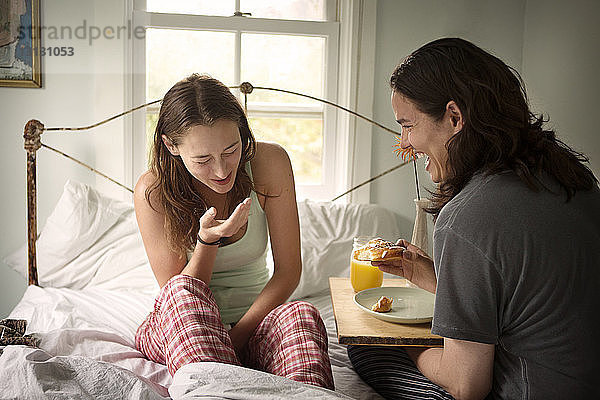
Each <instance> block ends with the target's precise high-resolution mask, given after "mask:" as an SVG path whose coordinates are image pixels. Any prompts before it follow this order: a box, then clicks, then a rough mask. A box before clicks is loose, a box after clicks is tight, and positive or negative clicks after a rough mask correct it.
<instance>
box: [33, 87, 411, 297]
mask: <svg viewBox="0 0 600 400" xmlns="http://www.w3.org/2000/svg"><path fill="white" fill-rule="evenodd" d="M229 88H230V89H240V91H241V92H242V93H243V94H244V109H245V110H246V112H247V110H248V95H249V94H251V93H252V92H253V91H254V90H270V91H275V92H282V93H288V94H293V95H296V96H301V97H306V98H309V99H312V100H316V101H319V102H321V103H325V104H328V105H330V106H333V107H336V108H338V109H340V110H343V111H345V112H348V113H350V114H352V115H354V116H356V117H358V118H361V119H363V120H365V121H367V122H369V123H371V124H373V125H375V126H377V127H379V128H381V129H383V130H385V131H387V132H389V133H392V134H394V135H400V132H397V131H394V130H392V129H389V128H387V127H385V126H383V125H381V124H380V123H378V122H376V121H373V120H372V119H370V118H368V117H365V116H364V115H361V114H359V113H357V112H355V111H352V110H350V109H348V108H346V107H344V106H341V105H339V104H336V103H333V102H331V101H328V100H325V99H320V98H318V97H314V96H310V95H307V94H303V93H298V92H293V91H290V90H284V89H277V88H269V87H261V86H253V85H252V84H250V83H249V82H243V83H242V84H240V85H239V86H230V87H229ZM160 101H162V99H159V100H155V101H152V102H149V103H146V104H142V105H140V106H137V107H134V108H132V109H130V110H127V111H124V112H122V113H120V114H117V115H114V116H112V117H110V118H107V119H105V120H103V121H100V122H97V123H95V124H92V125H89V126H83V127H76V128H46V127H45V126H44V124H43V123H41V122H40V121H38V120H35V119H32V120H30V121H28V122H27V124H26V125H25V129H24V134H23V137H24V138H25V145H24V147H25V151H27V249H28V257H27V262H28V266H27V271H28V283H29V285H36V286H37V285H38V274H37V259H36V245H35V244H36V240H37V186H36V185H37V179H36V177H37V174H36V152H37V150H39V149H40V148H41V147H44V148H46V149H48V150H51V151H53V152H55V153H57V154H60V155H62V156H63V157H66V158H68V159H70V160H72V161H74V162H76V163H77V164H79V165H81V166H83V167H85V168H88V169H89V170H91V171H92V172H94V173H96V174H98V175H100V176H102V177H104V178H106V179H108V180H109V181H111V182H113V183H115V184H116V185H119V186H120V187H122V188H123V189H125V190H128V191H129V192H131V193H133V189H131V188H129V187H127V186H125V185H123V184H122V183H119V182H117V181H116V180H114V179H112V178H111V177H109V176H108V175H106V174H104V173H102V172H100V171H98V170H97V169H95V168H93V167H91V166H90V165H88V164H86V163H84V162H82V161H80V160H78V159H76V158H74V157H71V156H70V155H68V154H66V153H63V152H62V151H60V150H57V149H55V148H53V147H51V146H48V145H46V144H44V143H42V141H41V136H42V133H44V132H53V131H54V132H60V131H86V130H89V129H93V128H95V127H98V126H100V125H104V124H106V123H107V122H110V121H113V120H115V119H118V118H121V117H123V116H125V115H128V114H131V113H132V112H134V111H137V110H140V109H142V108H145V107H148V106H150V105H153V104H156V103H159V102H160ZM410 162H411V160H410V159H409V160H408V161H404V162H402V163H400V164H398V165H396V166H394V167H392V168H390V169H388V170H386V171H383V172H382V173H380V174H378V175H375V176H373V177H372V178H370V179H368V180H366V181H364V182H361V183H360V184H358V185H356V186H354V187H352V188H350V189H349V190H347V191H346V192H344V193H342V194H340V195H338V196H336V197H335V198H333V199H332V201H334V200H337V199H339V198H341V197H343V196H345V195H347V194H349V193H351V192H352V191H354V190H356V189H358V188H359V187H362V186H364V185H366V184H368V183H370V182H373V181H374V180H376V179H379V178H381V177H382V176H384V175H387V174H389V173H390V172H392V171H395V170H396V169H398V168H400V167H402V166H404V165H406V164H409V163H410ZM412 162H413V165H414V158H413V159H412Z"/></svg>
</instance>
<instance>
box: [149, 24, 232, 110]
mask: <svg viewBox="0 0 600 400" xmlns="http://www.w3.org/2000/svg"><path fill="white" fill-rule="evenodd" d="M234 40H235V34H234V33H233V32H209V31H191V30H183V29H180V30H175V29H156V28H148V29H147V30H146V99H147V100H148V101H151V100H156V99H159V98H161V97H162V96H164V94H165V93H166V92H167V90H169V89H170V88H171V86H173V85H174V84H175V83H177V82H178V81H180V80H181V79H183V78H185V77H186V76H188V75H190V74H192V73H194V72H197V73H206V74H209V75H210V76H212V77H213V78H216V79H219V80H220V81H221V82H223V83H224V84H226V85H228V86H231V85H233V79H234V78H233V62H232V60H233V51H234V47H233V46H234Z"/></svg>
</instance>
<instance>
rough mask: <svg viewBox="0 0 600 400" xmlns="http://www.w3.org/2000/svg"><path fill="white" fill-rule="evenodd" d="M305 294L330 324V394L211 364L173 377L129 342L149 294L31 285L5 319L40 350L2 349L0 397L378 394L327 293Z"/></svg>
mask: <svg viewBox="0 0 600 400" xmlns="http://www.w3.org/2000/svg"><path fill="white" fill-rule="evenodd" d="M306 300H308V301H310V302H311V303H313V304H315V306H317V308H318V309H319V310H320V311H321V314H322V317H323V320H324V321H325V325H326V327H327V330H328V334H329V346H330V350H329V354H330V358H331V362H332V368H333V374H334V380H335V385H336V390H337V391H336V392H331V391H327V390H325V389H321V388H316V387H312V386H309V385H304V384H301V383H297V382H293V381H290V380H288V379H284V378H281V377H276V376H273V375H270V374H266V373H263V372H260V371H255V370H251V369H247V368H242V367H236V366H231V365H225V364H217V363H196V364H190V365H187V366H185V367H184V368H181V369H180V371H178V372H177V373H176V374H175V376H174V377H173V378H171V376H170V375H169V373H168V371H167V368H166V367H165V366H164V365H161V364H157V363H154V362H152V361H149V360H147V359H146V358H144V357H143V355H142V354H141V353H140V352H138V351H137V350H136V349H135V345H134V336H135V331H136V329H137V327H138V326H139V324H140V323H141V322H142V321H143V319H144V318H145V317H146V315H147V313H148V312H149V311H150V310H151V309H152V306H153V303H154V294H152V293H147V292H146V293H144V292H137V291H116V290H112V291H111V290H105V289H99V288H88V289H83V290H72V289H64V288H61V289H58V288H40V287H36V286H30V287H29V288H28V289H27V291H26V292H25V295H24V296H23V299H22V300H21V301H20V302H19V304H18V305H17V306H16V307H15V309H14V310H13V311H12V312H11V314H10V315H9V318H18V319H26V320H28V321H29V324H28V326H27V332H26V333H36V335H37V336H38V337H39V338H40V339H41V342H40V349H33V348H29V347H26V346H7V347H6V348H5V349H4V351H3V353H2V355H1V356H0V398H2V399H5V398H6V399H10V398H24V397H27V398H93V399H102V398H105V399H115V398H123V399H164V398H169V397H172V398H175V399H179V398H181V399H191V398H203V399H206V398H208V399H222V398H223V399H225V398H226V399H248V400H250V399H276V398H299V399H306V398H323V399H327V398H348V397H346V396H345V395H348V396H350V398H353V399H378V398H380V397H379V396H378V395H377V394H376V393H375V392H373V390H372V389H371V388H370V387H368V386H367V385H365V384H364V382H362V380H360V378H359V377H358V376H357V375H356V373H355V372H354V371H353V370H352V368H351V366H350V362H349V360H348V356H347V354H346V350H345V346H341V345H339V344H338V343H337V337H336V335H335V321H334V318H333V313H332V307H331V303H330V299H329V296H328V295H325V296H319V297H315V298H309V299H306Z"/></svg>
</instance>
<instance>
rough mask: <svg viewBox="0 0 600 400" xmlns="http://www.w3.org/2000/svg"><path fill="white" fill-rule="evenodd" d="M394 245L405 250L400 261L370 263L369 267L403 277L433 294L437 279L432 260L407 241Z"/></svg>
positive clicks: (401, 240)
mask: <svg viewBox="0 0 600 400" xmlns="http://www.w3.org/2000/svg"><path fill="white" fill-rule="evenodd" d="M396 244H397V245H399V246H402V247H405V248H406V250H404V252H403V253H402V259H394V260H391V261H371V265H373V266H375V267H379V269H380V270H382V271H383V272H388V273H390V274H394V275H398V276H403V277H405V278H406V279H408V280H409V281H411V282H412V283H414V284H415V285H417V286H419V287H420V288H422V289H425V290H427V291H428V292H431V293H435V288H436V287H437V279H436V277H435V271H434V269H433V260H432V259H431V258H430V257H429V256H428V255H427V254H425V252H424V251H423V250H421V249H420V248H418V247H417V246H415V245H413V244H411V243H410V242H409V241H408V240H404V239H400V240H398V241H397V242H396Z"/></svg>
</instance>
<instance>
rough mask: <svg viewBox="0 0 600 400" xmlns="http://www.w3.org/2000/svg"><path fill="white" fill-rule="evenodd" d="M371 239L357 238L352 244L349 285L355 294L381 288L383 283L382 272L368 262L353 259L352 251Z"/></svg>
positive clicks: (366, 237)
mask: <svg viewBox="0 0 600 400" xmlns="http://www.w3.org/2000/svg"><path fill="white" fill-rule="evenodd" d="M371 239H373V237H369V236H358V237H355V238H354V240H353V242H352V253H351V254H350V283H351V284H352V288H353V289H354V291H355V292H360V291H361V290H365V289H371V288H376V287H379V286H381V284H382V283H383V272H382V271H381V270H380V269H379V268H377V267H374V266H372V265H371V262H370V261H359V260H356V259H355V258H354V250H356V249H357V248H359V247H361V246H363V245H365V244H366V243H367V242H368V241H369V240H371Z"/></svg>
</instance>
